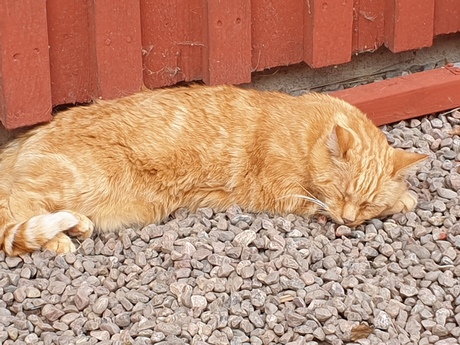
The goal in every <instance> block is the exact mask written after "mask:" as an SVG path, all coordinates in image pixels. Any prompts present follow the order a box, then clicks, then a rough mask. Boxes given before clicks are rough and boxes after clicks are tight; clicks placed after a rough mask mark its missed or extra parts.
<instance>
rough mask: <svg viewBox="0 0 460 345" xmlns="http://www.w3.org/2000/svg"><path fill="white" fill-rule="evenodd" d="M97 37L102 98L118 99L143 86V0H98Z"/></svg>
mask: <svg viewBox="0 0 460 345" xmlns="http://www.w3.org/2000/svg"><path fill="white" fill-rule="evenodd" d="M93 6H94V21H93V25H94V35H95V36H94V39H95V49H96V64H97V65H96V69H97V86H98V91H99V96H100V97H102V98H117V97H121V96H124V95H127V94H130V93H133V92H136V91H139V90H140V89H141V88H142V49H141V24H140V5H139V0H116V1H115V0H97V1H94V2H93Z"/></svg>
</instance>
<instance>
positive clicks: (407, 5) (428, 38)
mask: <svg viewBox="0 0 460 345" xmlns="http://www.w3.org/2000/svg"><path fill="white" fill-rule="evenodd" d="M433 29H434V0H386V9H385V44H386V46H387V47H388V48H389V49H390V50H391V51H392V52H394V53H397V52H401V51H405V50H411V49H418V48H422V47H429V46H431V45H432V44H433V33H434V31H433Z"/></svg>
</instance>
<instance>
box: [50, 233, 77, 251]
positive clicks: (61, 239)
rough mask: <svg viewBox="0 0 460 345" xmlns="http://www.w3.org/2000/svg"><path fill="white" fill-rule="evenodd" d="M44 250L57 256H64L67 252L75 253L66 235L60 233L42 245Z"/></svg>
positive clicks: (73, 246)
mask: <svg viewBox="0 0 460 345" xmlns="http://www.w3.org/2000/svg"><path fill="white" fill-rule="evenodd" d="M43 248H44V249H49V250H52V251H53V252H56V253H57V254H65V253H69V252H75V251H76V248H75V245H74V244H73V242H72V240H71V239H70V237H69V236H67V235H66V234H63V233H62V232H60V233H59V234H57V235H56V236H54V238H53V239H51V240H49V241H48V242H46V243H45V244H44V245H43Z"/></svg>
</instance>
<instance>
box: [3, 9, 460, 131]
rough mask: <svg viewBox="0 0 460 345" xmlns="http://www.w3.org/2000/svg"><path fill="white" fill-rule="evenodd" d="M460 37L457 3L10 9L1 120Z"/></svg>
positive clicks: (36, 117) (46, 115) (31, 120)
mask: <svg viewBox="0 0 460 345" xmlns="http://www.w3.org/2000/svg"><path fill="white" fill-rule="evenodd" d="M458 31H460V7H459V6H458V0H341V1H335V0H97V1H95V0H66V1H62V0H21V1H17V0H2V1H1V2H0V53H1V54H0V121H1V122H2V123H3V125H4V126H5V127H6V128H8V129H12V128H16V127H20V126H25V125H31V124H35V123H38V122H43V121H47V120H49V119H50V117H51V109H52V107H53V106H56V105H59V104H66V103H76V102H88V101H90V100H92V99H95V98H115V97H119V96H122V95H126V94H129V93H132V92H135V91H137V90H139V89H140V88H141V87H142V86H143V85H145V86H147V87H149V88H154V87H160V86H165V85H172V84H175V83H177V82H180V81H191V80H204V81H205V82H206V83H209V84H219V83H232V84H239V83H245V82H249V81H250V80H251V73H252V72H254V71H260V70H263V69H266V68H269V67H275V66H280V65H288V64H294V63H298V62H301V61H305V62H306V63H307V64H308V65H310V66H311V67H313V68H317V67H322V66H328V65H335V64H341V63H345V62H348V61H350V59H351V56H352V55H353V54H354V53H358V52H363V51H372V50H374V49H377V48H378V47H380V46H382V45H386V46H387V47H388V48H389V49H390V50H392V51H393V52H400V51H404V50H409V49H417V48H421V47H427V46H430V45H431V44H432V41H433V37H434V36H436V35H440V34H446V33H452V32H458Z"/></svg>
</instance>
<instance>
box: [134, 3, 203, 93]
mask: <svg viewBox="0 0 460 345" xmlns="http://www.w3.org/2000/svg"><path fill="white" fill-rule="evenodd" d="M202 6H203V5H202V0H141V22H142V54H143V61H144V83H145V85H146V86H147V87H149V88H154V87H159V86H164V85H172V84H175V83H178V82H180V81H191V80H197V79H201V75H202V73H201V64H202V49H203V46H204V42H203V38H202Z"/></svg>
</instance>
